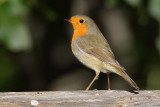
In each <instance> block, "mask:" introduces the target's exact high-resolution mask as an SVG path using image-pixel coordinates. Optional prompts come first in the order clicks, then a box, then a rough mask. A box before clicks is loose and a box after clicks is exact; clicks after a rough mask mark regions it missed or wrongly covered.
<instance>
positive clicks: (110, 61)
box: [68, 15, 139, 90]
mask: <svg viewBox="0 0 160 107" xmlns="http://www.w3.org/2000/svg"><path fill="white" fill-rule="evenodd" d="M68 21H69V22H70V23H72V25H73V29H74V34H73V38H72V44H71V47H72V52H73V53H74V55H75V56H76V57H77V58H78V60H79V61H80V62H81V63H83V64H84V65H85V66H87V67H89V68H91V69H93V70H94V71H95V72H96V76H95V78H94V79H93V80H92V82H91V83H90V85H89V86H88V87H87V89H86V90H88V89H89V88H90V86H91V85H92V83H93V82H94V80H95V79H96V78H97V76H98V75H99V73H100V72H104V73H107V74H108V80H109V72H113V73H116V74H118V75H120V76H122V77H123V78H124V79H125V80H126V81H127V82H128V83H129V84H130V85H131V86H132V87H134V88H135V89H139V87H138V86H137V85H136V83H135V82H134V81H133V80H132V79H131V78H130V77H129V76H128V75H127V73H126V72H125V69H124V68H123V67H122V66H121V65H120V64H119V63H118V61H117V60H116V59H115V57H114V54H113V52H112V50H111V48H110V46H109V44H108V42H107V40H106V39H105V38H104V36H103V35H102V33H101V32H100V30H99V29H98V27H97V25H96V24H95V23H94V21H93V20H92V19H91V18H89V17H87V16H84V15H76V16H73V17H72V18H71V20H68ZM108 83H109V82H108ZM108 89H110V87H109V84H108Z"/></svg>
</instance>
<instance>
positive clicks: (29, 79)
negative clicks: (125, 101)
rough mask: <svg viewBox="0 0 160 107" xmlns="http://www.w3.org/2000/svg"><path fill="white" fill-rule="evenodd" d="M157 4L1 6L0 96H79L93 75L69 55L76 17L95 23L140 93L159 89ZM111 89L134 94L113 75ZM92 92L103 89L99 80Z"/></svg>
mask: <svg viewBox="0 0 160 107" xmlns="http://www.w3.org/2000/svg"><path fill="white" fill-rule="evenodd" d="M159 10H160V0H94V1H93V0H61V1H60V0H0V91H1V92H2V91H44V90H45V91H46V90H83V89H85V88H86V87H87V86H88V84H89V83H90V81H91V80H92V78H93V77H94V75H95V73H94V71H93V70H90V69H88V68H86V67H85V66H83V65H82V64H81V63H80V62H79V61H78V60H77V59H76V58H75V57H74V56H73V54H72V53H71V47H70V43H71V38H72V33H73V30H72V26H71V24H69V23H67V22H65V21H64V19H69V18H70V17H71V16H73V15H76V14H85V15H88V16H90V17H91V18H93V19H94V20H95V22H96V23H97V25H98V26H99V28H100V29H101V31H102V33H103V34H104V36H105V37H106V38H107V40H108V42H109V44H110V46H111V48H112V50H113V52H114V53H115V56H116V59H117V60H118V61H119V62H120V63H121V65H123V66H124V67H125V68H126V72H127V73H128V74H129V75H130V77H131V78H132V79H133V80H134V81H135V82H136V83H137V85H138V86H139V87H140V89H142V90H145V89H160V12H159ZM110 78H111V89H122V90H130V89H132V88H131V87H130V86H129V85H128V84H127V83H126V82H125V81H124V80H123V79H122V78H121V77H120V76H117V75H116V74H111V75H110ZM91 89H99V90H102V89H103V90H105V89H107V75H106V74H103V73H102V74H100V76H99V79H98V80H96V81H95V83H94V85H93V86H92V87H91Z"/></svg>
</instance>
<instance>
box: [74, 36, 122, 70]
mask: <svg viewBox="0 0 160 107" xmlns="http://www.w3.org/2000/svg"><path fill="white" fill-rule="evenodd" d="M76 42H77V46H78V48H79V49H80V50H81V51H84V52H85V53H87V54H90V55H92V56H94V57H96V58H98V59H99V60H101V61H103V62H106V63H109V64H112V65H114V66H117V67H118V68H121V69H124V68H123V67H121V66H120V64H119V63H118V61H116V60H115V57H114V54H113V52H112V50H111V49H110V46H109V44H108V43H107V41H106V39H105V38H104V37H103V36H102V35H89V34H88V35H85V36H81V37H79V38H77V40H76Z"/></svg>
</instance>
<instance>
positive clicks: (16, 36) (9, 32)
mask: <svg viewBox="0 0 160 107" xmlns="http://www.w3.org/2000/svg"><path fill="white" fill-rule="evenodd" d="M26 13H27V8H26V7H25V5H24V4H23V3H22V2H21V0H9V1H6V2H4V3H3V4H1V6H0V23H1V25H0V43H1V44H2V45H3V46H5V47H6V48H7V49H9V50H11V51H21V50H28V49H31V46H32V43H31V39H30V35H29V32H28V29H27V27H26V24H25V22H24V21H23V20H22V17H23V16H24V15H25V14H26Z"/></svg>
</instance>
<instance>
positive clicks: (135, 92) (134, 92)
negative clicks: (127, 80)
mask: <svg viewBox="0 0 160 107" xmlns="http://www.w3.org/2000/svg"><path fill="white" fill-rule="evenodd" d="M126 91H128V92H130V93H133V94H139V92H138V91H139V90H137V91H134V90H126Z"/></svg>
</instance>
